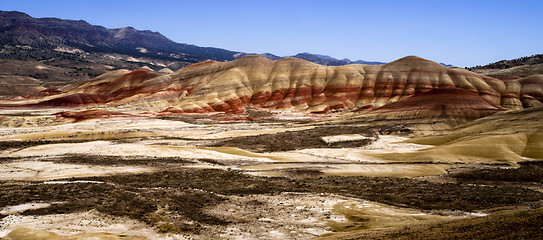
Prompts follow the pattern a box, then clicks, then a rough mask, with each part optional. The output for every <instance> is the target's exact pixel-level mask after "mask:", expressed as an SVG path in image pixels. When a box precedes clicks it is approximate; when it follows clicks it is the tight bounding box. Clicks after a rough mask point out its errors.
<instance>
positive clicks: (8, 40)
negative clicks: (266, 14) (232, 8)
mask: <svg viewBox="0 0 543 240" xmlns="http://www.w3.org/2000/svg"><path fill="white" fill-rule="evenodd" d="M0 44H1V45H11V46H16V45H25V46H30V47H35V48H45V49H51V50H53V49H58V48H62V47H64V48H68V49H78V50H81V51H85V52H101V53H119V54H126V55H130V56H135V57H150V58H156V59H163V60H174V61H185V62H192V63H193V62H199V61H204V60H208V59H212V60H217V61H228V60H233V59H234V54H236V53H238V52H234V51H229V50H224V49H219V48H210V47H198V46H194V45H189V44H183V43H176V42H174V41H172V40H170V39H168V38H167V37H165V36H163V35H162V34H160V33H158V32H152V31H138V30H136V29H134V28H132V27H126V28H120V29H107V28H105V27H102V26H95V25H91V24H89V23H87V22H85V21H82V20H79V21H74V20H62V19H58V18H33V17H30V16H29V15H27V14H25V13H21V12H6V11H0Z"/></svg>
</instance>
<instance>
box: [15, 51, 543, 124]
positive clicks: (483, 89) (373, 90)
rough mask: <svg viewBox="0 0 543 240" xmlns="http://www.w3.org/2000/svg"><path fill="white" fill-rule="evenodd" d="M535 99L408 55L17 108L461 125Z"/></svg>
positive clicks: (145, 74) (271, 69) (124, 87)
mask: <svg viewBox="0 0 543 240" xmlns="http://www.w3.org/2000/svg"><path fill="white" fill-rule="evenodd" d="M542 96H543V81H542V76H540V75H539V76H532V77H529V78H525V79H521V80H508V81H502V80H498V79H495V78H491V77H487V76H482V75H479V74H475V73H473V72H470V71H467V70H463V69H451V68H447V67H444V66H443V65H441V64H439V63H435V62H432V61H429V60H425V59H422V58H419V57H415V56H409V57H405V58H402V59H399V60H397V61H394V62H391V63H388V64H384V65H359V64H352V65H345V66H322V65H318V64H315V63H311V62H308V61H304V60H301V59H296V58H286V59H282V60H278V61H273V60H269V59H267V58H265V57H262V56H245V57H242V58H240V59H236V60H234V61H230V62H217V61H206V62H201V63H197V64H193V65H190V66H187V67H185V68H182V69H180V70H178V71H176V72H174V73H171V74H160V73H156V72H150V71H147V70H143V69H142V70H137V71H129V70H117V71H112V72H109V73H106V74H103V75H101V76H99V77H97V78H95V79H93V80H92V81H88V82H86V83H84V84H82V85H80V86H78V87H75V88H73V89H71V90H69V91H66V92H63V93H60V94H56V95H52V96H46V97H43V98H36V99H30V100H27V101H20V102H18V103H17V104H19V105H21V104H23V105H25V104H26V105H32V106H39V107H70V106H71V107H81V106H96V105H104V106H109V107H115V108H119V107H122V108H123V109H132V110H130V111H136V112H137V111H148V112H154V113H160V114H163V115H164V114H165V115H168V114H180V113H210V112H224V113H243V112H244V111H245V108H246V107H253V108H261V109H269V110H288V111H301V112H308V113H309V112H313V113H327V112H331V111H366V110H372V109H375V110H373V111H374V112H377V113H379V112H382V113H384V112H386V113H387V114H392V115H394V116H404V117H409V116H410V117H420V118H427V117H431V116H441V115H446V116H451V117H459V119H463V120H462V121H461V122H465V121H467V120H473V119H476V118H479V117H484V116H486V115H489V114H493V113H495V112H498V111H502V110H504V109H523V108H524V107H533V106H539V105H542V103H541V102H542V101H543V99H542ZM394 112H398V113H401V114H400V115H397V114H396V113H394ZM383 116H385V115H383Z"/></svg>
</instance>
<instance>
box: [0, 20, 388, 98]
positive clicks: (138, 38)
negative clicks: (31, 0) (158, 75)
mask: <svg viewBox="0 0 543 240" xmlns="http://www.w3.org/2000/svg"><path fill="white" fill-rule="evenodd" d="M245 55H248V54H247V53H243V52H236V51H230V50H225V49H220V48H212V47H199V46H195V45H190V44H184V43H176V42H174V41H172V40H170V39H168V38H167V37H165V36H164V35H162V34H160V33H158V32H152V31H149V30H145V31H140V30H136V29H134V28H133V27H125V28H118V29H107V28H105V27H102V26H96V25H92V24H90V23H88V22H86V21H83V20H78V21H76V20H63V19H58V18H33V17H31V16H29V15H27V14H25V13H22V12H16V11H11V12H10V11H0V77H2V76H3V77H11V78H13V79H15V78H18V77H23V78H26V77H30V78H32V79H33V80H32V81H35V82H37V83H39V84H38V85H39V86H41V87H44V88H50V89H69V88H71V87H73V86H75V85H78V84H80V83H81V82H84V81H87V80H90V79H92V78H94V77H96V76H98V75H100V74H103V73H105V72H108V71H112V70H116V69H132V70H133V69H139V68H144V69H150V70H153V71H157V72H158V71H161V72H171V71H176V70H178V69H180V68H182V67H184V66H187V65H190V64H193V63H197V62H203V61H206V60H215V61H219V62H224V61H231V60H234V59H238V58H240V57H243V56H245ZM260 55H261V56H264V57H266V58H268V59H272V60H280V59H283V58H284V57H280V56H276V55H274V54H271V53H263V54H260ZM293 57H297V58H301V59H305V60H308V61H312V62H315V63H318V64H322V65H344V64H350V63H363V64H380V63H371V62H364V61H356V62H351V61H350V60H348V59H344V60H338V59H335V58H332V57H329V56H325V55H318V54H310V53H301V54H297V55H295V56H293ZM21 89H23V88H22V87H21ZM24 89H28V88H24ZM17 94H18V93H17ZM29 94H34V92H29Z"/></svg>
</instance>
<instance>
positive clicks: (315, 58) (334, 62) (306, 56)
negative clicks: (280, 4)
mask: <svg viewBox="0 0 543 240" xmlns="http://www.w3.org/2000/svg"><path fill="white" fill-rule="evenodd" d="M247 55H260V56H264V57H266V58H268V59H270V60H280V59H283V58H287V57H293V58H299V59H303V60H306V61H310V62H314V63H317V64H320V65H324V66H341V65H347V64H353V63H356V64H366V65H380V64H385V63H384V62H370V61H363V60H357V61H351V60H349V59H348V58H344V59H342V60H339V59H336V58H333V57H330V56H328V55H321V54H312V53H308V52H303V53H298V54H296V55H292V56H285V57H279V56H277V55H273V54H271V53H263V54H248V53H238V54H236V55H235V57H236V58H240V57H244V56H247Z"/></svg>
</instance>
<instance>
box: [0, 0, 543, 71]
mask: <svg viewBox="0 0 543 240" xmlns="http://www.w3.org/2000/svg"><path fill="white" fill-rule="evenodd" d="M0 10H4V11H21V12H25V13H27V14H29V15H30V16H32V17H36V18H38V17H56V18H62V19H73V20H85V21H87V22H89V23H91V24H93V25H100V26H104V27H107V28H121V27H126V26H132V27H134V28H136V29H138V30H151V31H158V32H160V33H161V34H163V35H164V36H166V37H168V38H170V39H172V40H173V41H176V42H180V43H188V44H194V45H198V46H203V47H218V48H224V49H228V50H232V51H241V52H248V53H265V52H268V53H272V54H275V55H279V56H288V55H295V54H297V53H300V52H310V53H316V54H324V55H329V56H332V57H335V58H338V59H342V58H349V59H351V60H366V61H382V62H391V61H394V60H396V59H399V58H402V57H405V56H409V55H416V56H419V57H423V58H426V59H429V60H432V61H436V62H442V63H447V64H453V65H456V66H459V67H471V66H475V65H485V64H488V63H491V62H495V61H499V60H504V59H514V58H519V57H523V56H531V55H533V54H540V53H543V27H542V25H541V21H542V13H543V1H541V0H516V1H513V0H510V1H503V0H470V1H468V0H448V1H445V0H403V1H401V0H397V1H394V0H380V1H378V0H371V1H367V0H358V1H355V0H312V1H306V0H287V1H283V0H274V1H272V0H251V1H236V0H228V1H226V0H225V1H211V0H191V1H184V0H178V1H173V0H171V1H168V0H153V1H149V0H147V1H140V0H108V1H103V0H92V1H91V0H48V1H41V0H34V1H30V0H0Z"/></svg>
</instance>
